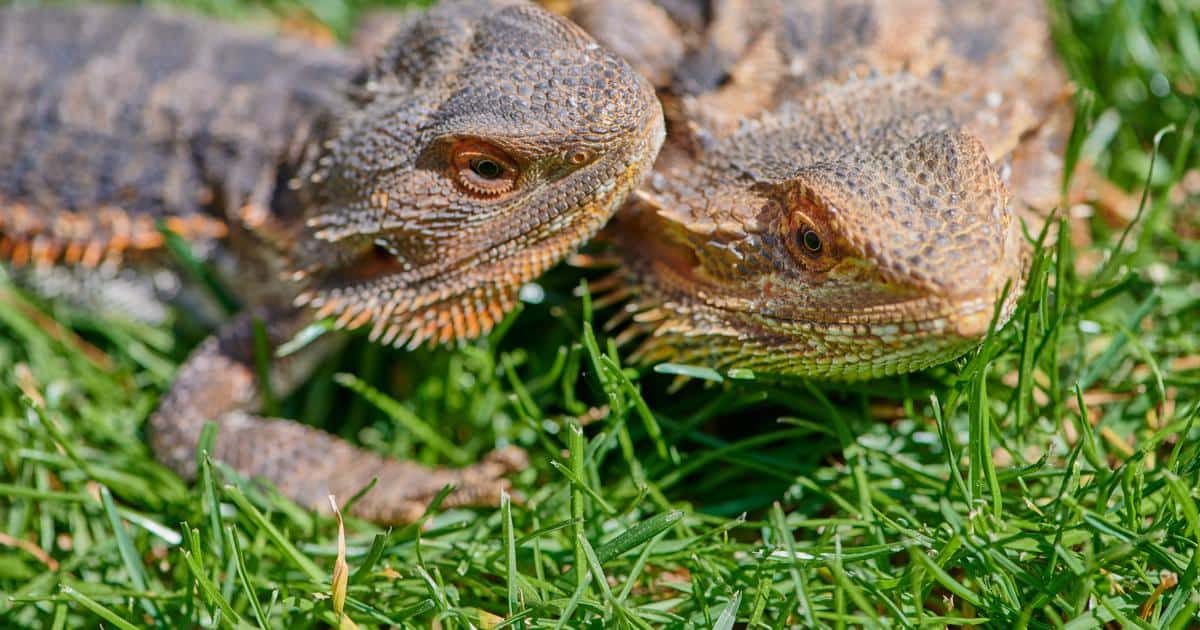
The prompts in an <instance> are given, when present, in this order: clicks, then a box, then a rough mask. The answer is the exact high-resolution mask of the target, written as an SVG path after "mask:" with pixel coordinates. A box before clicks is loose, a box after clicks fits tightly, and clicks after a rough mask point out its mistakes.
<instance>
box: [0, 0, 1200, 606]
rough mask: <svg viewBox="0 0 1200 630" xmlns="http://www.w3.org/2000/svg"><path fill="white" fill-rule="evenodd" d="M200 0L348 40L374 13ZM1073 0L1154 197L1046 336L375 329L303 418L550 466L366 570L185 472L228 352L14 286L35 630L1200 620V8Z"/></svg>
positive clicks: (19, 550) (543, 310)
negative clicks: (844, 362) (156, 435)
mask: <svg viewBox="0 0 1200 630" xmlns="http://www.w3.org/2000/svg"><path fill="white" fill-rule="evenodd" d="M186 4H187V5H188V6H190V7H192V8H194V9H196V10H200V11H205V12H208V13H212V14H216V15H218V16H220V17H222V18H226V19H238V20H253V21H256V22H262V23H272V22H278V21H284V22H290V23H297V22H299V23H311V22H312V21H313V20H319V21H321V22H323V23H325V24H327V25H328V26H329V28H330V29H331V31H332V32H333V33H334V34H335V35H336V36H339V37H345V36H346V35H347V33H348V31H349V29H350V25H352V24H353V23H354V20H355V17H356V14H357V13H358V12H359V11H361V10H362V7H361V6H360V5H358V4H357V3H355V4H352V5H350V6H346V5H343V4H342V3H340V2H335V1H334V0H309V1H308V2H307V3H306V4H305V5H303V6H300V5H293V4H287V3H271V4H270V5H269V6H268V7H267V8H262V7H259V8H254V9H251V8H250V6H249V4H247V3H246V2H245V1H244V0H237V1H235V0H226V1H218V0H213V1H189V2H187V3H186ZM1053 6H1054V11H1053V13H1054V15H1055V17H1056V23H1057V24H1056V27H1057V37H1058V42H1059V46H1060V52H1061V53H1062V56H1063V59H1064V62H1065V64H1066V66H1067V67H1068V69H1069V71H1070V73H1071V76H1072V77H1073V79H1074V80H1075V81H1076V83H1077V84H1078V85H1079V87H1080V90H1079V94H1078V98H1077V102H1078V104H1079V116H1078V121H1077V129H1076V133H1075V134H1073V141H1072V143H1071V146H1070V148H1069V149H1068V157H1069V158H1070V159H1071V160H1074V159H1076V158H1078V159H1083V160H1086V161H1089V162H1092V163H1094V164H1095V165H1096V168H1097V169H1099V170H1100V171H1101V172H1102V173H1104V174H1106V175H1108V176H1109V177H1110V178H1111V179H1112V180H1113V181H1115V182H1116V183H1117V184H1119V185H1120V186H1122V187H1124V188H1126V189H1129V190H1132V191H1135V193H1134V194H1135V198H1137V195H1139V194H1140V193H1141V191H1142V190H1143V189H1145V190H1146V191H1147V194H1146V195H1145V196H1144V199H1143V204H1142V207H1141V210H1140V212H1139V213H1138V216H1137V219H1136V221H1135V222H1133V223H1132V224H1130V225H1128V226H1120V225H1113V224H1111V223H1110V222H1107V221H1105V220H1103V218H1102V217H1095V218H1091V219H1087V218H1082V219H1080V218H1076V219H1073V220H1074V221H1076V222H1077V223H1079V224H1080V225H1081V226H1082V227H1083V228H1084V229H1083V230H1082V233H1083V234H1086V235H1087V236H1088V238H1086V239H1078V240H1076V242H1074V243H1073V242H1072V239H1067V238H1063V239H1058V241H1057V243H1056V244H1054V245H1053V246H1051V247H1045V248H1042V249H1041V250H1040V252H1039V255H1038V256H1037V258H1036V260H1035V263H1034V265H1033V268H1032V270H1031V272H1030V273H1031V277H1030V281H1029V289H1028V291H1027V292H1026V295H1025V296H1024V298H1023V299H1022V302H1021V305H1020V307H1019V308H1018V311H1017V314H1016V315H1015V317H1014V318H1013V321H1012V323H1010V324H1009V325H1008V326H1006V327H1005V328H1004V329H1002V330H1000V331H998V332H997V333H996V334H994V335H993V336H992V337H990V338H989V339H988V341H987V342H986V343H985V344H984V345H983V346H982V347H981V348H979V349H978V350H976V351H973V352H971V353H970V354H968V355H967V356H966V357H964V358H962V359H960V360H958V361H955V362H953V363H951V364H948V365H944V366H940V367H937V368H934V369H930V370H926V371H924V372H921V373H918V374H914V375H910V376H908V377H901V378H894V379H887V380H878V381H871V382H866V383H860V384H854V385H844V384H841V385H839V384H830V383H823V382H813V381H806V380H799V379H788V378H779V377H772V376H770V375H764V374H757V375H753V374H745V373H735V374H724V375H721V374H716V373H712V372H708V371H704V370H697V369H695V368H690V367H687V366H659V368H657V369H654V368H644V367H641V366H636V365H630V364H628V363H625V362H623V361H622V354H623V352H625V349H618V348H615V347H614V345H613V343H612V342H611V340H610V338H609V335H608V334H607V333H605V332H604V330H603V323H604V321H605V316H606V312H605V311H597V312H596V313H594V314H593V313H592V308H591V307H590V306H589V304H588V302H587V300H586V299H584V298H581V297H579V294H580V292H579V291H578V288H579V287H580V286H581V283H582V282H584V281H585V279H584V278H583V276H584V275H585V274H582V273H581V272H579V271H576V270H572V269H568V268H561V269H557V270H555V271H554V272H553V273H551V274H550V275H548V276H547V277H546V278H544V279H543V281H542V282H541V283H540V284H539V287H540V289H541V291H531V292H529V293H530V295H531V296H533V297H534V298H536V299H531V300H529V301H528V302H527V303H526V304H525V305H524V307H523V309H522V311H521V312H520V313H519V314H517V315H516V316H514V317H512V318H510V319H509V320H507V321H506V322H505V325H504V326H502V327H501V329H500V330H498V331H496V332H495V333H493V334H492V335H491V336H489V337H488V338H486V339H481V340H479V341H477V342H472V343H469V344H465V345H463V346H461V347H458V348H453V349H439V350H420V351H416V352H410V353H405V352H400V351H394V350H389V349H383V348H380V347H377V346H372V345H369V344H367V343H366V342H365V340H356V341H355V342H354V343H352V344H351V346H350V347H349V348H348V349H347V350H345V351H344V352H343V353H342V354H341V355H339V357H338V358H337V360H336V361H334V362H331V363H330V364H328V365H326V366H324V367H323V368H322V369H321V370H320V372H319V373H318V374H317V375H316V376H315V377H314V378H313V379H312V380H311V382H310V383H309V384H308V385H307V386H306V387H305V388H303V389H302V390H301V391H300V392H298V393H297V394H295V395H293V396H291V397H290V398H288V399H287V400H285V401H282V403H281V406H282V411H283V414H284V415H287V416H290V417H295V418H300V419H303V420H305V421H307V422H310V423H313V424H316V425H318V426H322V427H324V428H326V429H327V430H330V431H333V432H336V433H338V434H340V435H343V436H345V437H347V438H349V439H352V440H354V441H356V442H358V443H361V444H364V445H367V446H369V447H370V448H372V449H375V450H377V451H380V452H384V453H388V454H391V455H394V456H397V457H402V458H407V459H413V460H417V461H420V462H423V463H426V464H441V465H461V464H463V463H466V462H470V461H473V460H475V459H476V458H478V457H479V456H480V455H481V454H482V453H484V452H486V451H487V450H489V449H491V448H493V447H494V446H496V445H497V444H518V445H520V446H523V447H525V448H526V449H528V450H529V451H530V453H531V455H532V458H533V465H532V467H531V469H529V470H527V471H524V472H523V473H520V474H519V475H517V476H515V477H514V480H513V481H514V490H515V493H516V494H515V495H514V496H515V497H516V500H514V501H513V502H511V503H506V504H505V505H503V506H501V508H500V509H496V510H436V509H435V510H432V511H431V512H430V513H429V514H428V515H427V516H426V518H425V519H424V520H423V521H422V522H421V523H420V524H419V525H416V526H409V527H403V528H394V529H390V530H387V529H380V528H378V527H376V526H373V525H372V524H370V523H366V522H361V521H355V520H347V522H346V523H345V549H344V562H345V564H346V567H347V568H348V579H346V580H345V581H344V582H342V581H340V580H335V578H334V576H335V575H340V576H342V577H345V576H346V573H347V571H345V570H342V571H339V570H338V567H339V566H340V561H339V557H340V555H339V537H338V536H339V528H338V524H337V522H336V521H335V520H333V519H330V518H317V517H314V516H313V515H312V514H309V513H306V512H304V511H303V510H300V509H298V508H296V507H295V506H294V505H291V504H290V503H288V502H287V501H286V500H284V499H282V498H280V497H278V496H277V495H275V494H273V493H272V492H270V491H269V490H268V489H264V488H262V487H260V486H257V485H255V484H251V483H242V482H239V481H238V480H236V479H234V478H233V477H232V476H230V475H229V474H228V473H227V472H226V471H225V470H223V469H222V467H221V466H220V465H219V464H212V463H210V462H208V461H206V460H204V459H203V458H202V457H200V458H198V466H199V467H200V470H201V481H200V482H198V483H196V484H194V485H188V484H185V483H184V482H182V481H181V480H179V479H178V478H177V477H175V476H174V475H173V474H172V473H170V472H169V471H167V470H166V469H164V468H163V467H161V466H160V465H159V464H157V463H156V462H155V461H154V459H153V457H152V455H151V453H150V450H149V448H148V446H147V445H146V443H145V437H144V434H143V430H144V424H145V421H146V417H147V415H148V414H149V412H150V411H151V410H152V409H153V408H154V406H155V404H156V401H157V399H158V398H159V396H160V395H161V394H162V392H163V391H164V390H165V389H166V388H167V386H168V385H169V383H170V381H171V378H172V375H173V373H174V371H175V369H176V367H177V366H178V365H179V363H180V361H182V359H183V358H184V357H185V356H186V354H187V352H188V351H189V350H190V349H191V348H192V347H193V346H194V345H195V344H196V343H197V342H198V340H199V338H200V334H202V333H200V332H198V331H196V330H195V329H194V328H188V327H186V326H184V325H182V323H176V324H174V325H171V324H168V325H164V326H161V327H148V326H145V325H141V324H136V323H131V322H128V321H124V320H121V319H115V318H101V317H98V316H96V315H94V314H90V313H87V312H83V311H80V310H74V309H72V308H71V307H69V306H67V305H65V304H61V303H56V302H46V301H42V300H40V299H38V298H36V297H34V296H31V295H29V294H27V293H25V292H23V291H21V290H20V289H18V288H16V287H14V286H13V285H12V283H11V282H9V281H8V280H7V279H6V277H5V276H4V274H3V273H0V626H2V627H5V628H10V627H13V628H68V627H69V628H75V627H95V626H97V625H102V626H103V627H105V628H131V627H162V628H175V627H218V626H219V627H244V626H250V627H254V626H259V625H261V626H270V627H330V626H334V627H336V626H337V625H338V623H339V617H338V614H337V612H336V610H337V608H338V607H339V606H341V607H342V610H343V612H344V614H345V616H346V620H344V623H346V624H349V623H353V624H357V625H358V626H359V627H376V626H382V627H418V628H424V627H431V626H434V627H440V628H497V627H513V628H521V627H527V628H533V627H538V628H543V627H561V628H579V627H589V628H610V627H638V628H647V627H654V628H657V627H704V628H710V627H711V628H733V627H746V628H787V627H808V626H832V627H867V626H884V625H887V626H893V625H894V626H904V627H917V626H929V627H942V626H947V625H949V626H988V627H998V628H1023V627H1033V628H1046V627H1069V628H1089V627H1097V626H1108V627H1146V628H1161V627H1169V628H1188V627H1197V626H1200V614H1198V610H1200V554H1198V547H1200V441H1197V439H1196V438H1197V437H1198V436H1200V426H1196V425H1197V424H1200V420H1198V418H1197V416H1198V415H1200V171H1197V170H1195V169H1196V168H1197V166H1200V156H1198V155H1197V153H1200V152H1198V151H1192V150H1191V149H1192V145H1193V143H1194V132H1195V127H1196V123H1197V120H1198V119H1200V96H1198V94H1197V92H1198V90H1200V34H1198V33H1200V30H1198V28H1197V24H1198V23H1200V4H1197V2H1195V0H1161V1H1160V2H1158V3H1154V2H1143V1H1139V0H1070V1H1067V0H1060V1H1058V2H1055V3H1053ZM1147 185H1148V188H1147ZM1064 214H1068V215H1071V216H1074V217H1079V216H1080V213H1079V212H1077V211H1076V212H1067V213H1064ZM1077 227H1078V226H1077ZM1078 231H1080V230H1077V232H1078ZM1034 236H1036V235H1034ZM681 372H682V373H687V374H691V375H692V378H690V379H682V378H680V377H679V376H678V374H679V373H681ZM604 409H607V410H608V412H609V413H607V414H605V413H603V410H604ZM414 425H420V427H423V428H424V429H425V432H431V433H434V434H436V435H437V436H440V438H443V439H441V440H438V439H433V440H430V439H418V438H416V437H414V435H415V433H414V431H412V430H411V427H413V426H414ZM581 425H583V426H581ZM416 433H422V432H421V431H418V432H416ZM447 444H449V445H453V446H447ZM343 499H345V498H343ZM335 595H336V596H335ZM343 595H344V597H345V601H344V604H340V603H339V602H340V599H341V596H343ZM347 627H349V626H347Z"/></svg>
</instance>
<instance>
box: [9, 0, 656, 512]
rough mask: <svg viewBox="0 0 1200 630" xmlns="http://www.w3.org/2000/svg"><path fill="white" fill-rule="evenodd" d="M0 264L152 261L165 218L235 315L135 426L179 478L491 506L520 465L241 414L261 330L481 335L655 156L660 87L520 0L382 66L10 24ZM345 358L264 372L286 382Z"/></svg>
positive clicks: (156, 31) (76, 23) (106, 31)
mask: <svg viewBox="0 0 1200 630" xmlns="http://www.w3.org/2000/svg"><path fill="white" fill-rule="evenodd" d="M0 57H3V58H4V59H5V64H4V68H3V69H0V93H3V94H4V95H5V101H6V108H5V111H4V112H0V236H2V237H3V238H2V240H0V255H3V256H4V257H5V258H7V259H9V261H10V263H11V264H12V265H13V266H14V267H22V266H26V265H28V264H29V263H33V265H34V266H35V267H37V268H44V267H49V266H51V265H52V264H54V263H66V264H67V265H71V266H74V267H77V268H81V269H84V270H87V269H93V268H97V267H99V268H101V269H103V268H105V267H112V266H115V265H118V264H119V263H121V262H122V260H124V262H126V263H128V262H130V259H132V258H139V259H145V258H147V257H148V256H147V254H153V252H154V251H156V250H157V249H158V248H159V247H160V246H161V244H162V239H161V237H160V236H159V235H158V232H157V230H156V229H155V221H156V220H158V219H162V220H165V222H166V224H167V226H168V227H171V228H173V229H176V231H179V232H181V233H183V235H184V236H187V237H193V238H196V239H198V240H200V241H204V242H203V243H201V245H202V249H204V250H209V251H211V254H210V259H211V261H212V264H213V266H214V267H215V268H216V269H217V270H218V271H219V272H222V274H223V275H224V276H226V278H227V283H226V284H227V285H228V286H230V287H232V288H234V289H235V290H236V291H237V292H238V294H239V297H241V298H242V300H243V301H244V302H245V303H246V304H247V309H246V312H245V313H243V314H242V315H241V316H239V317H238V318H236V319H235V320H234V321H232V322H230V323H228V324H227V325H225V326H224V327H222V328H221V329H220V331H219V332H218V333H217V334H216V335H215V336H213V337H212V338H210V339H209V340H207V341H206V342H204V343H203V344H202V345H201V346H200V347H199V348H198V349H197V350H196V351H195V352H194V353H193V355H192V356H191V357H190V358H189V359H188V360H187V362H186V363H185V364H184V365H183V366H182V367H181V368H180V371H179V374H178V376H177V378H176V381H175V382H174V384H173V386H172V388H171V390H170V391H169V392H168V394H167V395H166V396H165V397H164V399H163V400H162V402H161V404H160V407H159V408H158V410H157V411H156V412H155V413H154V414H153V416H152V417H151V419H150V423H149V433H150V441H151V444H152V445H153V447H154V450H155V452H156V454H157V455H158V457H159V458H160V459H161V460H162V461H163V462H164V463H166V464H167V465H168V466H170V467H171V468H172V469H174V470H175V471H177V472H178V473H179V474H181V475H183V476H185V477H190V476H191V475H192V474H193V472H194V461H195V454H194V452H195V448H196V444H197V441H198V436H199V432H200V430H201V428H202V426H203V425H204V424H205V423H206V422H208V421H213V422H215V423H216V424H217V426H218V429H219V433H218V438H217V442H216V445H215V453H214V456H215V457H216V458H218V459H220V460H223V461H224V462H226V463H227V464H229V465H230V466H232V467H233V468H234V469H236V470H238V471H239V472H241V473H243V474H246V475H249V476H262V477H265V478H267V479H269V480H271V481H272V482H274V483H275V485H276V486H278V487H279V488H280V490H282V491H283V492H284V493H285V494H287V495H289V496H291V497H292V498H294V499H296V500H297V501H299V502H301V503H303V504H305V505H307V506H310V507H313V508H315V509H327V500H326V495H328V494H331V493H332V494H336V495H338V496H340V497H343V498H346V497H349V496H350V495H352V494H354V493H355V492H357V491H358V490H359V489H361V488H363V487H364V486H365V485H366V484H367V483H369V482H370V480H371V479H373V478H378V479H379V484H378V486H377V487H376V489H374V490H373V491H371V492H370V493H368V494H367V495H366V496H365V497H364V498H363V500H362V501H360V502H358V503H357V504H356V513H357V514H358V515H360V516H363V517H366V518H370V519H373V520H377V521H381V522H405V521H411V520H413V519H414V518H416V517H417V516H419V515H420V513H421V512H422V511H423V510H424V508H425V505H426V503H427V502H428V500H429V499H430V498H431V497H432V496H433V495H434V494H435V493H436V492H437V491H438V490H440V489H441V487H443V485H445V484H446V483H455V484H457V485H458V489H457V491H456V492H455V493H454V494H452V495H451V496H450V498H449V499H448V501H447V505H467V504H471V505H474V504H495V503H496V502H497V501H498V499H499V493H500V491H501V489H503V488H504V487H505V486H506V481H505V480H504V479H502V476H503V475H504V474H505V473H507V472H509V471H511V470H514V469H517V468H520V467H521V466H523V465H524V455H523V453H521V452H520V451H518V450H515V449H504V450H501V451H499V452H497V453H495V454H493V455H492V456H490V457H489V458H488V459H487V460H486V461H484V462H482V463H481V464H479V465H477V466H473V467H471V468H468V469H465V470H457V471H451V470H430V469H426V468H423V467H421V466H418V465H415V464H411V463H405V462H394V461H388V460H385V459H383V458H381V457H378V456H375V455H373V454H370V453H365V452H363V451H361V450H359V449H357V448H355V447H353V446H350V445H349V444H346V443H344V442H342V441H340V440H338V439H336V438H334V437H332V436H330V435H328V434H325V433H323V432H320V431H317V430H315V429H312V428H309V427H305V426H301V425H299V424H297V423H294V422H291V421H287V420H281V419H267V418H261V417H259V416H257V415H255V412H256V410H257V409H258V408H259V406H260V404H261V401H260V399H261V393H260V387H261V384H260V383H259V381H258V376H257V372H256V370H255V369H254V367H253V366H254V361H253V351H252V348H253V345H254V344H253V343H252V339H253V335H252V330H253V327H252V321H253V319H254V318H255V317H258V318H261V319H262V320H263V321H264V322H265V324H266V327H265V329H266V332H267V336H268V340H269V342H270V343H272V344H274V345H278V344H281V343H282V342H284V341H286V340H288V339H291V338H292V337H293V336H294V335H295V334H296V333H297V332H298V331H300V330H302V329H303V328H304V327H305V326H306V325H307V324H309V323H310V322H312V321H314V319H317V318H322V317H331V318H334V319H335V320H336V323H337V326H338V327H341V328H360V327H362V328H367V329H368V330H369V331H370V337H371V339H374V340H379V341H381V342H383V343H388V344H397V345H407V346H410V347H411V346H415V345H418V344H421V343H426V342H429V343H436V342H446V341H449V340H452V339H461V338H468V337H474V336H478V335H481V334H483V333H486V332H487V331H488V330H490V329H491V328H492V327H493V326H494V325H495V323H496V322H497V321H499V319H500V318H501V317H503V315H504V314H505V312H507V311H508V310H510V309H511V308H512V306H513V304H514V303H515V300H516V293H517V290H518V289H519V287H520V286H521V285H522V284H523V283H525V282H527V281H529V280H530V279H532V278H534V277H536V276H537V275H538V274H540V273H541V272H542V271H544V270H545V269H547V268H548V267H549V266H551V265H552V264H554V263H555V262H556V261H557V260H559V259H560V258H562V257H563V256H564V255H566V254H567V253H568V252H570V251H571V250H572V249H573V248H574V247H576V246H577V245H579V244H580V243H582V242H583V241H584V240H586V239H587V238H589V237H590V236H591V235H592V234H593V233H594V232H595V231H596V230H598V229H599V228H600V226H601V225H602V224H603V223H604V222H605V221H606V220H607V219H608V218H609V217H610V216H611V215H612V213H613V212H615V210H616V209H617V208H618V207H619V206H620V205H621V204H622V203H623V201H624V199H625V197H626V195H627V194H628V192H629V191H630V190H631V189H632V188H633V187H634V186H636V185H637V184H638V183H639V182H640V180H641V179H642V177H643V175H644V174H645V173H646V172H647V171H648V170H649V168H650V165H651V163H652V161H653V158H654V155H655V154H656V153H657V151H658V149H659V146H660V145H661V142H662V137H663V132H662V129H663V127H662V114H661V110H660V108H659V106H658V103H657V101H656V100H655V98H654V94H653V91H652V89H651V87H650V86H649V85H648V84H647V83H646V82H645V81H644V80H643V79H641V78H640V77H638V76H637V75H636V74H635V73H634V72H633V71H632V70H631V69H630V68H629V66H628V65H627V64H626V63H624V62H623V61H621V60H620V59H618V58H616V57H615V56H613V55H611V54H610V53H608V52H606V51H604V50H603V49H601V48H600V47H599V46H597V45H596V44H595V42H594V41H593V40H592V39H591V38H589V37H588V36H587V35H586V34H584V33H583V32H582V31H581V30H580V29H578V28H577V27H575V26H574V25H572V24H570V23H569V22H567V21H565V20H562V19H560V18H557V17H555V16H552V15H550V14H548V13H546V12H544V11H543V10H541V9H538V8H536V7H533V6H530V5H528V4H527V3H525V2H521V1H516V0H491V1H474V2H466V1H459V2H445V3H443V4H442V5H439V6H438V7H436V8H434V9H432V10H430V11H429V12H428V13H426V14H423V15H422V16H420V17H418V18H415V19H412V20H409V21H407V23H406V25H405V28H404V29H403V30H402V31H401V32H399V33H398V34H397V35H396V37H395V38H393V39H392V40H391V43H390V44H388V45H387V46H386V48H385V50H384V51H383V52H382V53H381V54H380V55H378V57H377V59H376V60H375V62H374V63H373V64H371V65H369V66H364V65H363V64H362V62H360V61H359V59H358V57H356V56H354V55H352V54H350V53H347V52H342V51H338V50H331V49H321V48H319V47H314V46H312V45H311V44H307V43H304V42H294V41H289V40H286V39H282V38H270V37H266V36H262V35H258V34H254V33H248V32H245V31H242V30H238V29H235V28H232V27H228V26H221V25H215V24H211V23H207V22H203V21H200V20H196V19H190V18H183V17H171V16H163V15H158V14H153V13H147V12H143V11H139V10H136V9H117V8H88V9H69V10H68V9H32V10H22V9H6V10H0ZM336 346H337V341H336V339H335V338H331V337H330V336H326V337H324V338H321V339H318V340H317V341H316V342H315V343H312V344H310V345H308V346H306V347H304V348H302V349H301V350H300V351H299V352H298V353H296V354H294V355H292V356H289V357H287V358H280V359H276V360H275V361H274V362H273V364H272V365H271V366H270V373H271V383H272V385H273V387H274V389H275V391H276V392H279V393H285V392H287V391H288V390H290V389H291V388H293V387H294V386H296V385H297V384H298V383H299V382H301V381H302V380H303V378H304V376H305V375H306V374H307V373H308V372H309V371H310V369H311V367H312V366H313V364H314V363H316V362H318V361H320V360H321V359H322V358H324V357H325V356H327V354H328V352H329V351H330V350H331V349H332V348H335V347H336Z"/></svg>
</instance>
